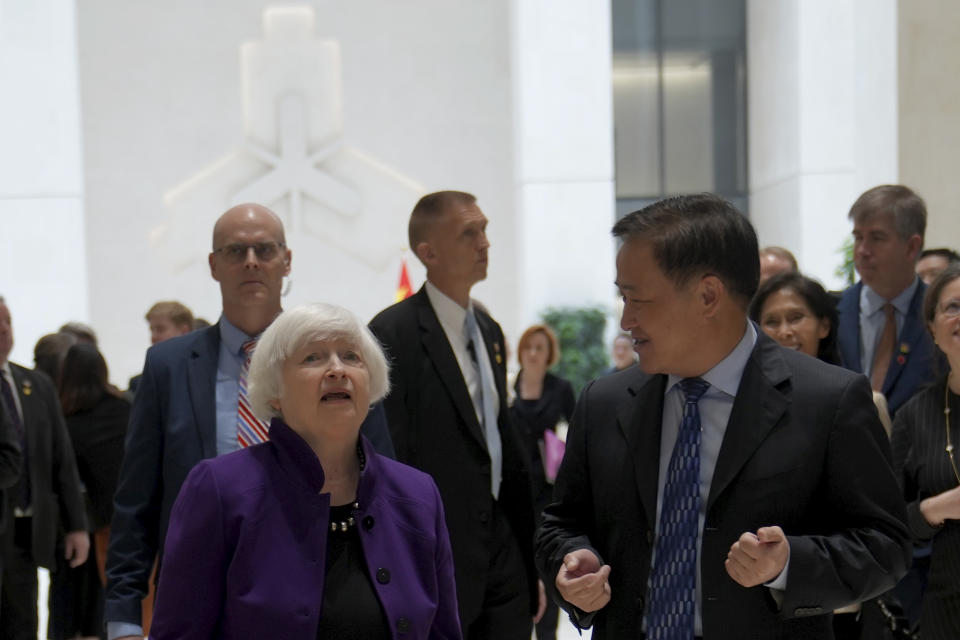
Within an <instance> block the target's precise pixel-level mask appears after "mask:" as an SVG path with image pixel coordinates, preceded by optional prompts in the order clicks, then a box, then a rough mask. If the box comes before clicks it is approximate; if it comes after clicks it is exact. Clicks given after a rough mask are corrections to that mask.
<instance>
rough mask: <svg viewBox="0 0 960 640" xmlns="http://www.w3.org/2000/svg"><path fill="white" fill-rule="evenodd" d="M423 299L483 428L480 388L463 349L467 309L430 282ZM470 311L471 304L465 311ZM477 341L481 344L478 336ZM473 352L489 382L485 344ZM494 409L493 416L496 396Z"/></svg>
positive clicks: (476, 375) (465, 340)
mask: <svg viewBox="0 0 960 640" xmlns="http://www.w3.org/2000/svg"><path fill="white" fill-rule="evenodd" d="M426 289H427V298H429V300H430V306H432V307H433V311H434V312H435V313H436V314H437V319H438V320H440V326H441V327H442V328H443V333H444V334H446V336H447V342H449V343H450V348H451V349H453V355H454V356H456V358H457V364H459V365H460V373H461V375H462V376H463V382H464V383H465V384H466V385H467V391H468V392H469V393H470V399H471V400H472V401H473V409H474V411H475V412H476V414H477V422H479V423H480V424H481V425H482V424H483V404H482V401H481V398H482V389H481V386H480V375H479V372H478V371H477V368H476V367H474V366H473V359H472V358H471V357H470V351H469V350H468V349H467V343H469V342H470V337H469V336H467V335H466V334H465V331H464V322H465V320H466V317H467V309H464V308H463V307H461V306H460V305H459V304H457V303H456V302H455V301H454V300H453V299H452V298H450V296H448V295H447V294H445V293H443V292H442V291H440V289H438V288H437V287H436V286H435V285H434V284H433V283H432V282H430V281H429V280H427V283H426ZM468 308H469V309H470V310H471V311H472V310H473V302H472V301H471V302H470V306H469V307H468ZM480 339H481V340H483V333H482V332H481V335H480ZM475 346H476V350H477V363H478V365H479V366H481V367H487V368H488V369H489V373H490V379H491V380H496V377H495V376H494V375H493V367H492V366H491V365H490V358H489V357H487V346H486V344H481V345H475ZM494 401H495V404H496V406H495V408H496V410H497V413H499V411H500V394H496V395H495V396H494Z"/></svg>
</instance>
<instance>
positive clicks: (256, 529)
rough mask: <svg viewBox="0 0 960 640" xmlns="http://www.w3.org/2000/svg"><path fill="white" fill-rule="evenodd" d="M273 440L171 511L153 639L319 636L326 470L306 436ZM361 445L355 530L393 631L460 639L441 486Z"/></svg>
mask: <svg viewBox="0 0 960 640" xmlns="http://www.w3.org/2000/svg"><path fill="white" fill-rule="evenodd" d="M270 432H271V440H270V442H268V443H266V444H264V445H259V446H256V447H250V448H248V449H244V450H243V451H238V452H236V453H233V454H231V455H228V456H221V457H219V458H217V459H215V460H207V461H203V462H201V463H199V464H198V465H197V466H196V467H194V469H193V471H191V472H190V476H189V477H188V478H187V481H186V483H185V484H184V486H183V490H182V491H181V494H180V497H179V498H178V499H177V504H176V506H175V507H174V510H173V518H172V520H171V523H170V535H169V537H168V538H167V557H166V560H165V561H164V565H163V575H162V576H161V579H160V590H159V592H158V594H157V608H156V612H155V614H154V617H153V624H152V626H151V627H150V637H151V638H155V639H156V640H166V639H167V638H171V639H176V640H191V639H193V638H196V639H197V640H201V639H202V640H209V639H210V638H222V639H227V638H278V639H279V638H282V639H284V640H296V639H297V638H303V639H309V640H314V639H315V638H316V637H317V625H318V623H319V620H320V618H321V616H323V615H325V614H326V613H327V612H326V611H321V605H322V604H323V599H324V598H323V594H324V589H325V587H326V584H325V565H326V558H327V536H328V535H329V522H330V509H329V507H330V494H329V493H320V489H321V488H322V487H323V482H324V478H323V468H322V467H321V466H320V461H319V460H318V459H317V456H316V454H314V453H313V451H312V450H311V449H310V447H309V446H308V445H307V443H306V442H304V440H303V438H301V437H300V436H298V435H297V434H296V433H295V432H294V431H293V430H292V429H290V427H288V426H287V425H285V424H283V422H281V421H279V420H277V419H274V422H273V424H272V425H271V427H270ZM274 433H276V437H273V434H274ZM363 447H364V451H365V455H366V467H365V468H364V470H363V472H362V473H361V475H360V483H359V486H358V487H357V502H358V504H359V505H360V510H359V513H358V514H357V516H356V522H357V525H356V526H357V531H358V532H359V533H358V535H359V539H360V543H361V546H362V548H363V559H364V560H365V561H366V567H367V573H368V575H369V577H370V584H371V585H372V587H373V590H374V591H375V592H376V597H377V599H378V600H379V601H380V605H381V606H382V607H383V611H384V614H385V620H384V621H383V622H384V623H385V624H386V625H387V627H386V628H387V629H389V630H393V629H398V630H399V631H400V633H399V634H398V636H397V637H401V638H409V639H410V640H413V639H414V638H422V639H426V638H434V639H440V638H445V639H448V640H454V639H455V638H460V622H459V620H458V619H457V602H456V598H455V594H454V591H455V590H454V582H453V560H452V558H451V555H450V540H449V538H448V536H447V529H446V525H445V524H444V520H443V504H442V503H441V501H440V495H439V493H438V492H437V487H436V486H435V485H434V483H433V481H432V480H431V479H430V477H429V476H427V475H426V474H425V473H421V472H420V471H417V470H415V469H411V468H410V467H408V466H406V465H402V464H400V463H398V462H396V461H394V460H389V459H387V458H384V457H381V456H378V455H376V454H375V452H374V451H373V447H372V446H371V445H370V443H369V441H363ZM330 586H331V588H335V587H336V586H337V585H330Z"/></svg>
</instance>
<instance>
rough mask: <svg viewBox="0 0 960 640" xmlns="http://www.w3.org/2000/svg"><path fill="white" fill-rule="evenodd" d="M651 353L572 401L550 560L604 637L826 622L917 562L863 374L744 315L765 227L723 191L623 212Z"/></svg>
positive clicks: (760, 630) (732, 632) (579, 618)
mask: <svg viewBox="0 0 960 640" xmlns="http://www.w3.org/2000/svg"><path fill="white" fill-rule="evenodd" d="M613 232H614V235H616V236H617V237H618V238H620V239H622V240H623V246H622V248H621V249H620V252H619V254H618V257H617V285H618V287H619V289H620V292H621V294H622V295H623V299H624V310H623V318H622V321H621V326H622V327H623V329H624V330H625V331H629V332H630V334H631V336H632V337H633V339H634V344H635V347H634V348H635V350H636V352H637V354H638V356H639V359H640V361H639V366H638V367H635V368H631V369H628V370H626V371H623V372H621V373H615V374H613V375H610V376H605V377H603V378H599V379H597V380H596V381H594V382H593V383H591V384H590V385H589V386H588V387H587V388H586V389H585V390H584V392H583V394H582V396H581V398H580V400H579V402H578V403H577V408H576V410H575V412H574V418H573V423H572V425H571V429H570V434H569V437H568V441H567V450H566V455H565V457H564V461H563V463H562V465H561V468H560V472H559V476H558V478H557V482H556V486H555V492H554V499H555V502H554V503H553V504H551V505H550V506H548V507H547V509H546V511H545V513H544V522H543V525H542V526H541V529H540V530H539V532H538V535H537V564H538V568H539V569H540V572H541V575H542V576H543V577H544V579H545V580H546V579H547V578H549V579H550V581H551V582H553V586H554V587H555V588H556V591H557V594H558V596H559V597H560V603H561V605H562V606H563V607H565V608H566V609H567V610H568V611H569V612H570V614H571V618H572V619H573V620H574V622H575V623H576V624H578V625H580V626H581V627H586V626H589V625H591V624H592V625H594V627H595V630H594V632H593V637H594V638H596V639H598V640H599V639H601V638H628V637H629V638H644V637H645V638H648V639H651V640H652V639H660V638H687V639H689V638H693V637H707V638H710V639H711V640H716V639H730V640H741V639H743V638H753V639H765V638H770V639H773V638H778V639H791V638H798V639H799V638H829V637H832V635H831V625H830V623H831V620H830V618H831V613H830V612H831V611H832V610H833V609H835V608H838V607H840V606H842V605H845V604H849V603H852V602H855V601H859V600H863V599H866V598H869V597H871V596H872V595H875V594H877V593H879V592H881V591H883V590H885V589H887V588H889V587H890V586H891V585H892V584H893V583H894V582H895V581H896V579H897V577H898V576H900V575H902V574H903V572H904V571H905V570H906V562H907V556H908V553H909V551H908V549H909V544H908V537H909V534H908V532H907V529H906V526H905V523H904V519H905V507H904V504H903V501H902V499H901V498H900V496H899V492H898V489H897V481H896V478H895V477H894V475H893V472H892V470H891V467H890V453H889V446H888V444H887V441H886V435H885V434H884V432H883V428H882V427H881V425H880V421H879V419H878V417H877V413H876V410H875V409H874V407H873V402H872V399H871V394H870V389H869V387H868V385H867V381H866V379H865V378H864V377H863V376H860V375H855V374H853V373H850V372H848V371H845V370H843V369H840V368H838V367H832V366H830V365H827V364H825V363H823V362H821V361H819V360H816V359H814V358H811V357H809V356H806V355H803V354H801V353H797V352H794V351H790V350H787V349H784V348H782V347H780V346H778V345H776V344H775V343H774V342H773V341H771V340H770V339H768V338H767V337H766V336H765V335H763V334H762V333H761V332H759V331H758V330H757V327H756V326H755V325H753V324H752V323H750V322H749V321H748V320H747V316H746V308H747V305H748V303H749V301H750V298H751V297H752V296H753V294H754V292H755V290H756V288H757V281H758V278H759V265H758V262H757V260H756V255H757V240H756V234H755V233H754V230H753V228H752V227H751V226H750V223H749V222H748V221H747V220H746V218H745V217H743V216H742V215H741V214H740V213H739V212H738V211H737V210H736V209H735V208H734V207H733V206H732V205H730V204H729V203H727V202H725V201H724V200H722V199H720V198H718V197H715V196H712V195H698V196H681V197H677V198H670V199H667V200H663V201H661V202H658V203H655V204H653V205H650V206H648V207H646V208H645V209H642V210H640V211H636V212H634V213H631V214H629V215H628V216H626V217H625V218H623V219H622V220H620V221H619V222H618V223H617V224H616V225H615V226H614V229H613Z"/></svg>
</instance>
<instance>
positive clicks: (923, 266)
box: [917, 255, 950, 286]
mask: <svg viewBox="0 0 960 640" xmlns="http://www.w3.org/2000/svg"><path fill="white" fill-rule="evenodd" d="M948 266H950V261H949V260H947V259H946V258H944V257H943V256H938V255H929V256H927V257H926V258H920V260H918V261H917V275H918V276H920V279H921V280H923V284H925V285H928V286H929V285H930V283H931V282H933V281H934V280H936V279H937V276H938V275H940V274H941V273H942V272H943V270H944V269H946V268H947V267H948Z"/></svg>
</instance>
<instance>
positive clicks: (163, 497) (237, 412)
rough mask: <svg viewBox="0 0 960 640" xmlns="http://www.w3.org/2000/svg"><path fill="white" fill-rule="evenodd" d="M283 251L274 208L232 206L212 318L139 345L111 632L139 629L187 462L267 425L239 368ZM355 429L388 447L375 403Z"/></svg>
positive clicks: (265, 311)
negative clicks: (142, 358) (216, 317)
mask: <svg viewBox="0 0 960 640" xmlns="http://www.w3.org/2000/svg"><path fill="white" fill-rule="evenodd" d="M290 260H291V252H290V249H289V248H288V247H287V246H286V240H285V237H284V231H283V224H282V222H281V221H280V219H279V218H278V217H277V215H276V214H275V213H273V212H272V211H270V210H269V209H267V208H266V207H263V206H261V205H257V204H242V205H237V206H235V207H233V208H231V209H230V210H228V211H227V212H226V213H224V214H223V215H222V216H221V217H220V219H219V220H217V223H216V225H215V226H214V228H213V251H211V253H210V256H209V263H210V274H211V275H212V276H213V279H214V280H216V281H217V282H218V283H219V285H220V295H221V299H222V302H223V313H222V315H221V316H220V321H219V322H218V323H217V324H215V325H213V326H212V327H208V328H206V329H202V330H198V331H194V332H192V333H189V334H187V335H184V336H179V337H176V338H172V339H170V340H166V341H163V342H161V343H159V344H156V345H154V346H153V347H151V348H150V350H149V351H147V358H146V362H145V364H144V367H143V378H142V380H141V382H140V386H139V388H138V391H137V396H136V401H135V403H134V406H133V413H132V414H131V418H130V427H129V430H128V432H127V441H126V453H125V455H124V460H123V466H122V467H121V470H120V480H119V483H118V488H117V495H116V499H115V511H114V516H113V521H112V524H111V540H110V549H109V552H108V555H107V569H106V573H107V594H106V602H105V606H104V620H106V622H107V632H108V636H109V638H111V640H113V639H115V638H127V637H142V636H143V635H144V629H143V625H142V624H141V621H142V618H141V616H142V612H141V601H142V600H143V598H144V596H146V595H147V592H148V589H147V587H148V582H149V577H150V572H151V569H152V567H153V563H154V558H155V557H156V555H157V553H158V552H161V558H160V561H161V562H162V549H163V542H164V537H165V535H166V531H167V525H168V522H169V518H170V510H171V508H172V506H173V503H174V501H175V499H176V497H177V493H178V492H179V491H180V486H181V485H182V484H183V481H184V479H185V478H186V476H187V474H188V473H189V471H190V469H191V468H192V467H193V466H194V465H195V464H196V463H197V462H199V461H200V460H202V459H204V458H211V457H214V456H218V455H223V454H225V453H229V452H231V451H235V450H237V449H238V448H240V447H246V446H250V445H254V444H257V443H259V442H262V441H263V440H265V439H266V438H267V425H266V424H265V423H262V422H260V421H259V420H257V419H256V418H255V417H254V416H253V414H252V412H250V411H249V405H248V404H247V400H246V371H247V368H248V366H249V357H250V355H252V352H253V348H254V347H255V345H256V339H257V338H258V337H259V336H260V334H261V333H262V332H263V330H264V329H266V328H267V327H268V326H269V325H270V323H271V322H273V320H274V318H276V317H277V316H278V315H279V314H280V312H281V310H282V309H281V300H280V298H281V292H282V289H283V278H284V276H286V275H288V274H289V273H290ZM362 431H363V433H364V435H366V436H367V437H368V438H369V439H370V440H371V441H372V442H373V444H374V446H375V447H376V448H377V450H378V451H379V452H381V453H384V454H386V455H390V456H391V457H392V456H393V446H392V444H391V441H390V436H389V433H388V432H387V428H386V420H385V418H384V414H383V409H382V407H380V406H379V405H377V406H376V407H375V408H374V410H372V411H371V412H370V414H369V416H368V418H367V420H366V422H365V423H364V425H363V428H362ZM158 574H159V571H158ZM144 622H148V621H147V620H144Z"/></svg>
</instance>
